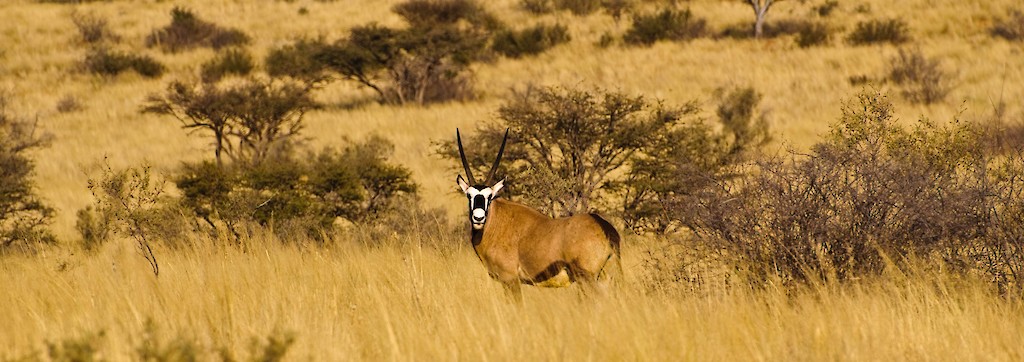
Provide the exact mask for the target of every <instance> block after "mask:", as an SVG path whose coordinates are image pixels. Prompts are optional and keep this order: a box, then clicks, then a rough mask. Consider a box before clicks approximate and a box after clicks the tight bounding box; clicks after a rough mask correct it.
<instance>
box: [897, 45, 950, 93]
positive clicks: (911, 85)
mask: <svg viewBox="0 0 1024 362" xmlns="http://www.w3.org/2000/svg"><path fill="white" fill-rule="evenodd" d="M946 78H947V75H946V72H945V71H944V70H943V69H942V67H941V63H940V62H939V60H938V59H929V58H927V57H925V56H924V54H923V53H921V50H920V49H916V48H915V49H914V50H909V49H900V50H899V54H897V56H895V57H893V58H891V59H890V60H889V76H888V79H889V80H891V81H893V83H896V84H898V85H900V86H903V91H902V93H903V96H904V97H906V98H907V99H908V100H910V101H911V102H914V103H924V104H931V103H935V102H939V101H941V100H943V99H945V98H946V95H947V94H949V91H950V89H951V88H952V86H951V85H950V84H949V81H948V80H947V79H946Z"/></svg>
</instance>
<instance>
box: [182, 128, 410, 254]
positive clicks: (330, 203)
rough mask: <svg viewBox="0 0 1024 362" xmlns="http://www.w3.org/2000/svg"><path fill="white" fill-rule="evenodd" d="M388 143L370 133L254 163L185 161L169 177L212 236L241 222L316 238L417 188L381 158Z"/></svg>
mask: <svg viewBox="0 0 1024 362" xmlns="http://www.w3.org/2000/svg"><path fill="white" fill-rule="evenodd" d="M391 152H392V146H391V143H390V142H388V141H387V140H384V139H383V138H379V137H372V138H370V139H368V140H366V141H365V142H364V143H359V144H354V145H351V146H349V147H347V148H345V149H344V150H342V151H340V152H339V151H335V150H330V149H327V150H324V151H322V152H319V153H317V154H312V155H309V156H308V157H303V158H299V157H287V158H280V159H273V160H268V161H266V162H263V163H261V164H258V165H241V164H236V165H225V166H218V165H217V164H215V163H212V162H201V163H197V164H189V165H186V166H185V167H184V169H182V171H181V172H180V173H179V176H178V178H177V179H176V180H175V183H176V184H177V186H178V188H179V189H180V190H181V191H182V193H183V204H184V205H186V206H187V207H189V208H191V209H192V210H193V211H194V212H195V214H196V216H197V217H199V218H200V219H201V220H202V221H203V222H204V223H205V225H206V226H208V227H209V228H210V229H211V231H212V232H214V233H215V234H216V233H218V232H219V230H220V229H226V231H228V232H230V233H232V234H233V235H234V236H235V237H236V238H239V237H244V236H246V234H247V229H246V225H249V224H254V225H259V226H263V227H267V228H269V229H270V230H273V231H274V232H276V233H278V234H279V235H281V236H282V237H285V238H287V236H289V235H291V236H303V237H312V238H319V237H320V236H321V235H322V233H323V232H324V231H327V230H331V229H332V228H333V225H334V222H335V220H336V219H338V218H341V219H344V220H348V221H350V222H354V223H358V224H365V223H372V222H374V221H376V220H379V219H380V218H382V217H384V216H385V215H388V214H389V213H390V212H392V211H393V210H394V209H396V208H398V207H412V208H415V205H410V204H399V203H397V200H400V199H403V198H404V197H406V196H410V195H414V194H415V192H416V189H417V186H416V184H415V183H413V182H412V180H411V173H410V172H409V171H408V169H406V168H404V167H402V166H398V165H394V164H391V163H389V162H388V158H389V156H390V153H391Z"/></svg>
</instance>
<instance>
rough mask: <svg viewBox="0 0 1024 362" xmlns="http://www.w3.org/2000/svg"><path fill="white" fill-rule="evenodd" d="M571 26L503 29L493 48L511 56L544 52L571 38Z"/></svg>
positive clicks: (517, 56)
mask: <svg viewBox="0 0 1024 362" xmlns="http://www.w3.org/2000/svg"><path fill="white" fill-rule="evenodd" d="M570 39H571V38H570V37H569V28H567V27H566V26H565V25H562V24H555V25H550V26H549V25H544V24H539V25H536V26H532V27H529V28H526V29H523V30H503V31H499V32H498V33H497V34H495V35H494V41H493V43H492V44H491V48H492V49H494V51H496V52H498V53H499V54H502V55H504V56H507V57H509V58H520V57H523V56H527V55H536V54H540V53H543V52H544V51H546V50H548V49H549V48H551V47H554V46H556V45H558V44H562V43H566V42H568V41H569V40H570Z"/></svg>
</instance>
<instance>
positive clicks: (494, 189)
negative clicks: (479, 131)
mask: <svg viewBox="0 0 1024 362" xmlns="http://www.w3.org/2000/svg"><path fill="white" fill-rule="evenodd" d="M455 137H456V140H457V142H458V144H459V156H461V157H462V168H463V169H465V171H466V178H468V179H469V181H466V179H464V178H462V175H459V176H458V177H457V178H456V179H455V182H457V183H458V184H459V187H460V188H462V192H464V193H465V194H466V198H467V199H469V222H470V223H471V224H472V225H473V229H474V230H480V229H483V228H484V224H485V223H486V222H487V211H488V209H489V207H490V206H491V201H492V200H494V198H495V197H496V196H497V195H498V191H501V188H502V187H504V186H505V179H501V180H500V181H498V182H495V183H493V184H492V183H491V182H492V181H493V180H494V173H495V172H496V171H497V170H498V163H500V162H501V154H502V153H504V152H505V141H507V140H508V130H507V129H506V130H505V138H503V139H502V140H501V148H499V149H498V157H497V158H496V159H494V165H492V166H491V171H490V172H489V173H488V175H487V180H486V181H485V182H484V183H476V181H475V180H474V179H473V171H472V170H471V169H470V168H469V161H467V160H466V152H465V151H464V150H463V149H462V135H461V134H459V130H458V129H455Z"/></svg>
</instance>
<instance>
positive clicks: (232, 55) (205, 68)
mask: <svg viewBox="0 0 1024 362" xmlns="http://www.w3.org/2000/svg"><path fill="white" fill-rule="evenodd" d="M254 68H256V64H255V62H253V59H252V54H249V52H248V51H246V50H245V49H242V48H230V49H228V50H226V51H223V52H221V53H220V54H217V57H215V58H213V59H211V60H210V61H208V62H206V63H203V65H202V67H201V70H200V75H201V77H202V79H203V81H204V82H216V81H218V80H220V79H221V78H224V77H225V76H227V75H236V76H245V75H249V73H251V72H252V70H253V69H254Z"/></svg>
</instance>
